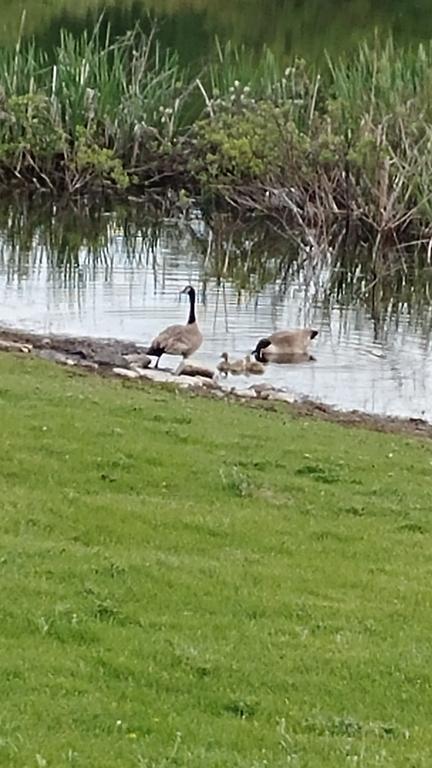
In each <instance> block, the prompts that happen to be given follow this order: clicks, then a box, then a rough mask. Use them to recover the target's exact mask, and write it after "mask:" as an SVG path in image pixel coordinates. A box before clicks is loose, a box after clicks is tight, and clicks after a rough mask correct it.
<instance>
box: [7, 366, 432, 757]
mask: <svg viewBox="0 0 432 768" xmlns="http://www.w3.org/2000/svg"><path fill="white" fill-rule="evenodd" d="M0 407H1V410H0V413H1V426H0V435H1V452H0V486H1V497H0V498H1V518H0V519H1V531H0V533H1V536H0V542H1V545H0V546H1V550H0V578H1V582H0V583H1V620H0V648H1V657H0V691H1V709H0V765H2V766H11V767H13V768H41V766H47V768H61V767H62V766H71V765H72V766H78V768H79V767H80V766H83V767H84V766H85V767H86V768H113V767H114V766H115V768H132V767H136V768H168V767H171V766H180V767H181V768H183V767H184V768H265V767H268V768H273V767H274V768H281V767H282V766H287V767H288V766H299V767H301V768H326V767H327V766H331V767H332V768H333V766H335V768H336V767H338V766H357V767H358V766H360V767H361V768H365V767H366V766H392V767H397V768H399V767H400V768H409V767H412V768H419V767H420V766H425V767H426V766H427V768H430V766H431V765H432V719H431V713H432V672H431V652H432V640H431V634H432V612H431V599H432V546H431V542H432V537H431V533H432V525H431V507H432V504H431V501H432V484H431V470H432V444H431V443H429V442H421V441H419V440H417V441H415V440H408V439H406V438H404V437H399V436H395V435H390V436H389V435H383V434H377V433H372V432H366V431H362V430H349V429H346V428H344V427H340V426H337V425H332V424H324V423H320V422H318V421H313V420H301V419H295V418H292V417H291V416H290V415H289V414H288V413H287V412H285V411H284V410H283V409H281V410H279V411H276V412H270V411H266V410H258V409H251V408H247V407H243V406H241V405H236V404H229V403H225V402H220V401H212V400H207V399H204V398H192V397H188V396H185V395H177V394H174V393H172V392H168V391H166V390H161V389H159V388H156V387H151V388H142V389H141V388H138V387H135V386H131V385H124V384H122V383H118V382H116V381H110V380H103V379H100V378H97V377H87V376H79V375H76V374H72V375H71V373H70V372H68V371H66V370H61V369H59V368H56V367H54V366H50V365H49V364H46V363H42V362H38V361H32V360H28V359H26V360H16V359H14V358H12V357H8V356H4V355H3V356H0Z"/></svg>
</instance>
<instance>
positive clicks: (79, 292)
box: [0, 209, 432, 420]
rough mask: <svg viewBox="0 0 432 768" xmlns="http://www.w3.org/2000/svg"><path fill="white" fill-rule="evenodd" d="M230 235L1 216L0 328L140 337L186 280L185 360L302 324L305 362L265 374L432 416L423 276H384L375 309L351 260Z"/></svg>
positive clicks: (431, 353) (115, 221)
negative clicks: (309, 336)
mask: <svg viewBox="0 0 432 768" xmlns="http://www.w3.org/2000/svg"><path fill="white" fill-rule="evenodd" d="M140 218H141V219H142V216H141V217H140V216H139V215H138V219H140ZM41 222H43V223H41ZM233 231H234V235H235V236H233ZM233 231H229V228H228V229H227V227H226V224H225V223H222V225H221V227H219V229H216V230H215V229H214V228H213V229H212V230H210V229H209V228H208V227H207V226H206V225H205V224H204V223H203V222H202V221H201V220H200V219H199V218H197V219H196V220H193V221H191V222H180V223H179V222H172V221H171V222H170V221H167V222H162V224H160V225H158V226H157V227H155V226H153V224H151V223H150V224H149V225H147V224H146V225H143V224H140V226H138V225H137V224H136V220H133V219H132V217H131V216H130V212H129V211H126V212H123V213H122V214H121V215H115V214H111V213H108V212H107V213H106V214H105V213H104V212H99V213H98V215H97V217H96V218H93V217H92V216H91V215H88V216H87V217H86V218H84V219H82V220H81V219H79V218H76V217H75V216H74V215H73V214H72V215H71V214H68V216H67V217H66V218H65V219H64V218H63V219H62V218H60V220H57V219H56V217H51V218H50V217H46V219H45V220H44V219H43V217H41V216H38V215H37V213H36V214H35V215H34V216H33V218H31V217H30V219H29V214H28V213H25V214H23V215H18V214H17V211H16V209H11V210H10V211H9V212H6V213H3V215H0V324H8V325H11V326H16V327H20V328H25V329H28V330H30V329H31V330H36V331H43V332H53V333H56V332H58V333H67V334H71V335H74V334H77V335H78V334H79V335H92V336H98V337H107V336H109V337H116V338H122V339H130V340H135V341H138V342H141V343H147V342H149V341H150V340H151V339H152V337H153V336H154V335H156V334H157V333H158V332H159V331H160V330H161V329H162V328H164V327H165V326H166V325H168V324H170V323H175V322H184V319H185V317H186V314H187V309H188V307H187V302H186V300H185V299H183V301H182V302H181V301H180V299H179V291H180V289H181V288H183V287H184V285H185V284H187V283H192V284H193V285H194V286H195V287H196V288H197V291H198V297H199V305H198V315H199V322H200V325H201V328H202V331H203V334H204V343H203V346H202V348H201V349H200V350H199V351H198V353H197V354H196V356H195V360H196V361H201V362H203V363H206V364H210V365H212V366H214V365H215V364H216V363H217V361H218V359H219V355H220V353H221V352H223V351H228V352H229V353H231V354H232V355H234V356H240V355H244V354H245V353H248V352H250V351H251V350H252V348H253V347H254V346H255V343H256V341H257V339H259V338H260V337H262V336H265V335H267V334H269V333H270V332H272V331H274V330H277V329H284V328H292V327H302V326H305V325H307V326H309V325H310V326H313V327H314V328H317V329H318V330H319V336H318V338H317V339H316V341H314V342H313V344H312V351H313V354H314V356H315V358H316V360H315V361H314V362H308V363H302V364H299V365H283V366H282V365H269V366H268V368H267V370H266V373H265V375H264V377H263V380H264V381H268V382H271V383H273V384H275V385H278V386H281V387H283V388H285V389H287V390H289V391H292V392H295V393H296V394H300V395H306V396H309V397H312V398H314V399H317V400H321V401H323V402H326V403H328V404H331V405H335V406H337V407H339V408H343V409H351V408H357V409H361V410H364V411H368V412H371V413H380V414H393V415H400V416H410V417H422V418H426V419H428V420H432V376H431V374H432V348H431V345H430V330H431V318H430V309H429V307H430V301H429V299H428V296H429V287H430V285H429V280H431V279H432V278H431V275H430V270H429V271H428V270H427V269H426V270H424V269H423V270H422V275H423V278H424V275H425V274H427V279H426V283H425V284H423V285H422V286H420V287H416V285H415V282H410V281H409V280H407V278H406V275H405V273H404V276H403V278H402V281H401V283H400V285H399V284H398V283H397V281H396V280H395V279H392V280H391V281H390V291H391V293H392V294H393V297H392V298H391V299H389V300H387V298H386V292H385V290H383V289H382V290H381V291H380V305H379V307H378V308H377V306H376V300H377V299H376V294H374V293H373V292H372V293H371V291H370V290H368V289H367V287H366V283H367V282H368V280H369V278H368V277H367V276H366V279H365V275H362V267H361V264H359V263H357V264H356V265H354V266H353V269H352V270H351V269H347V268H346V267H341V266H340V265H339V266H338V267H333V269H331V270H330V269H329V268H328V263H327V261H326V258H325V257H324V258H322V259H321V261H320V263H317V262H316V261H315V262H314V260H313V259H310V258H306V259H305V258H304V254H303V255H302V256H300V254H299V253H296V252H295V250H294V251H293V248H292V246H289V245H288V244H287V243H286V241H283V240H281V239H279V238H275V237H272V236H271V235H270V234H268V233H262V232H258V233H257V232H256V231H255V230H241V231H240V232H237V230H233ZM221 233H222V234H221ZM335 275H336V279H335ZM356 285H357V286H358V288H359V289H358V290H356V289H355V286H356ZM398 285H399V287H398ZM353 286H354V287H353ZM398 292H399V293H398ZM397 295H399V299H397ZM417 299H418V300H417ZM177 362H178V361H177V359H175V358H169V357H165V358H164V359H163V363H162V366H163V367H165V366H166V367H170V366H172V367H175V366H176V365H177ZM256 380H258V379H254V381H256ZM229 383H230V384H232V385H236V386H240V387H244V385H245V383H247V385H250V383H251V381H250V380H248V381H247V382H246V381H245V380H244V379H242V377H232V378H231V379H230V382H229Z"/></svg>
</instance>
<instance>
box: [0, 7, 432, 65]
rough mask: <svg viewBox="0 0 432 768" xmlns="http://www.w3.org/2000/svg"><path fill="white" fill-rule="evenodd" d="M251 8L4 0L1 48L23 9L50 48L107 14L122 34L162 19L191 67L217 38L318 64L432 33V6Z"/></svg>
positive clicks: (167, 39) (165, 34)
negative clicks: (327, 57)
mask: <svg viewBox="0 0 432 768" xmlns="http://www.w3.org/2000/svg"><path fill="white" fill-rule="evenodd" d="M245 9H246V5H245V0H14V1H13V2H11V0H0V42H1V43H2V44H3V45H8V44H10V43H11V44H14V41H15V40H16V36H17V34H18V30H19V28H20V23H21V16H22V12H23V10H25V12H26V19H25V27H24V31H25V33H26V34H27V36H31V35H36V37H37V40H38V42H39V43H41V44H44V45H46V46H49V45H52V44H55V43H56V42H57V40H58V36H59V30H60V28H61V27H66V28H67V29H70V30H71V31H72V32H75V33H78V32H82V31H83V29H85V28H88V29H90V30H92V29H93V28H94V25H95V21H96V19H97V18H98V17H99V15H100V14H101V13H102V12H104V14H105V18H106V23H110V25H111V27H112V29H113V31H114V33H115V34H123V33H124V32H125V31H126V30H127V29H130V28H131V27H132V26H133V25H134V24H135V23H136V22H137V21H138V20H139V21H140V22H141V23H143V24H144V25H145V24H146V23H148V14H151V15H152V16H154V15H157V17H158V19H160V22H161V36H162V37H161V39H162V40H163V42H164V44H165V45H169V46H170V47H173V48H175V49H176V50H178V51H179V53H180V55H181V57H182V59H183V60H184V61H186V62H190V61H191V59H194V60H197V59H199V58H202V57H204V56H206V55H208V52H209V50H210V49H212V48H213V46H214V39H215V36H219V37H220V38H221V39H222V40H226V39H231V40H232V41H233V42H234V43H236V44H245V45H247V46H248V47H249V48H253V49H254V50H256V51H260V50H261V49H262V47H263V45H267V46H269V47H270V48H272V50H273V51H274V52H275V53H276V55H278V56H280V57H283V56H284V55H286V54H288V53H293V52H294V53H296V54H301V55H302V56H305V57H307V58H309V59H314V60H316V59H318V58H322V56H323V54H324V51H325V50H327V51H330V52H331V53H339V52H340V51H344V50H347V49H349V48H352V47H353V46H354V45H356V44H358V43H359V42H360V41H362V40H364V39H365V38H369V39H371V38H372V37H373V35H374V33H375V31H376V30H379V31H381V32H384V33H385V34H387V33H388V32H390V31H391V32H392V33H393V34H394V35H395V37H396V38H397V39H401V40H404V41H405V42H416V41H418V40H425V39H427V38H428V37H430V36H431V34H432V16H431V13H430V3H429V0H417V1H416V2H415V3H413V2H412V0H392V2H391V3H389V2H387V0H345V2H344V3H340V2H337V1H336V0H300V2H295V3H294V2H293V1H292V0H265V1H263V0H247V12H245Z"/></svg>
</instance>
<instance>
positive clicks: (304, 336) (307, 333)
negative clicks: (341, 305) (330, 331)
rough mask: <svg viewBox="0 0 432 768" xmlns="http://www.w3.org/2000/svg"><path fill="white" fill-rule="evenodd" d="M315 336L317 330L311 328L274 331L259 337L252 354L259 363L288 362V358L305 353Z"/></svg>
mask: <svg viewBox="0 0 432 768" xmlns="http://www.w3.org/2000/svg"><path fill="white" fill-rule="evenodd" d="M316 336H318V331H314V330H312V329H311V328H304V329H299V330H293V331H276V333H272V334H271V335H270V336H267V338H265V339H260V340H259V342H258V344H257V345H256V347H255V349H254V351H253V352H252V354H253V355H255V359H256V360H257V361H258V362H260V363H268V362H273V363H282V362H290V358H293V357H295V356H298V355H300V356H303V355H305V354H306V353H307V351H308V348H309V343H310V341H311V339H314V338H315V337H316Z"/></svg>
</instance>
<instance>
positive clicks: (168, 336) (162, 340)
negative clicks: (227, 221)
mask: <svg viewBox="0 0 432 768" xmlns="http://www.w3.org/2000/svg"><path fill="white" fill-rule="evenodd" d="M180 293H181V294H182V293H185V294H186V295H187V296H189V302H190V307H189V317H188V321H187V323H186V325H169V326H168V328H165V330H164V331H162V332H161V333H160V334H159V335H158V336H156V338H155V339H153V341H152V343H151V344H150V347H149V348H148V350H147V354H148V355H152V356H153V357H156V363H155V366H154V367H155V368H157V367H158V366H159V360H160V359H161V357H162V355H178V356H179V357H182V358H183V360H182V361H181V363H180V365H179V366H178V368H177V369H176V371H175V373H176V374H177V375H178V374H179V373H181V371H182V369H183V367H184V364H185V360H186V359H187V358H188V357H190V356H191V355H193V353H194V352H196V351H197V349H199V347H200V346H201V344H202V340H203V337H202V333H201V331H200V329H199V328H198V323H197V320H196V316H195V300H196V294H195V289H194V288H192V286H191V285H187V286H186V288H183V290H182V291H180Z"/></svg>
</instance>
